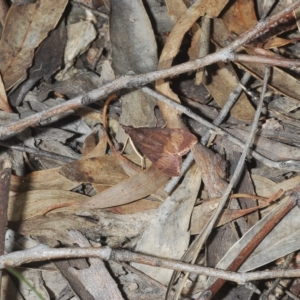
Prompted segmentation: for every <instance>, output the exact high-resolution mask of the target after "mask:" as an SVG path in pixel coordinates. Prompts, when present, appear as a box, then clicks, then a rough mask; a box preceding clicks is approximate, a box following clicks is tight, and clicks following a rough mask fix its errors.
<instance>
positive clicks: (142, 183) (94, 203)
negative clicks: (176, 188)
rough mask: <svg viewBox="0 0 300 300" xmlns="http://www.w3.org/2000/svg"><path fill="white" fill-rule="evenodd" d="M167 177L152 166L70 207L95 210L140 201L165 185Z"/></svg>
mask: <svg viewBox="0 0 300 300" xmlns="http://www.w3.org/2000/svg"><path fill="white" fill-rule="evenodd" d="M168 179H169V177H168V176H167V175H165V174H163V173H161V172H160V171H159V170H158V169H157V168H155V167H154V166H150V167H149V168H148V169H147V170H144V171H141V172H139V173H138V174H136V175H134V176H132V177H130V178H129V179H127V180H124V181H122V182H120V183H118V184H117V185H115V186H113V187H111V188H109V189H107V190H105V191H103V192H102V193H100V194H97V195H95V196H93V197H91V198H90V199H89V200H88V201H85V202H84V203H78V205H77V204H74V205H72V206H73V207H74V208H76V209H81V210H82V209H95V208H105V207H112V206H118V205H122V204H126V203H130V202H133V201H135V200H139V199H142V198H144V197H146V196H148V195H150V194H152V193H154V192H155V191H157V190H158V189H159V188H160V187H161V186H163V185H164V184H166V183H167V181H168Z"/></svg>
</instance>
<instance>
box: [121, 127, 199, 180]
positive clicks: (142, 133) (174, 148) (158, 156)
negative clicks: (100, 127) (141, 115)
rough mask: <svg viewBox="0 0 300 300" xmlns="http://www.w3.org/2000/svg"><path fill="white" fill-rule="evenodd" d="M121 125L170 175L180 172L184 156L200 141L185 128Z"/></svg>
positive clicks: (140, 149)
mask: <svg viewBox="0 0 300 300" xmlns="http://www.w3.org/2000/svg"><path fill="white" fill-rule="evenodd" d="M121 126H122V127H123V128H124V130H125V132H126V133H127V134H128V135H129V137H130V138H131V140H132V142H133V143H134V145H135V146H136V147H137V149H138V150H139V151H141V153H142V154H144V155H145V156H146V157H147V158H148V159H149V160H150V161H151V162H152V163H153V164H154V166H155V167H156V168H158V169H159V170H160V171H161V172H163V173H165V174H166V175H169V176H178V175H179V174H180V170H181V164H182V156H183V155H185V154H186V153H188V152H189V151H190V150H191V148H192V147H193V146H194V145H195V144H196V143H197V141H198V140H197V138H196V136H194V135H193V134H192V133H190V132H188V131H187V130H184V129H172V128H149V127H140V128H133V127H132V126H125V125H121Z"/></svg>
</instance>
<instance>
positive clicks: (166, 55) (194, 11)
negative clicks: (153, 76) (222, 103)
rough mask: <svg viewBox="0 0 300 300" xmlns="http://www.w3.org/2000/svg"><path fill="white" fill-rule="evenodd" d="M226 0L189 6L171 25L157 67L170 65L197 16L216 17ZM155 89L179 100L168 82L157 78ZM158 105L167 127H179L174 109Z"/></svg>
mask: <svg viewBox="0 0 300 300" xmlns="http://www.w3.org/2000/svg"><path fill="white" fill-rule="evenodd" d="M227 2H228V0H222V1H217V2H216V1H213V0H205V1H200V0H199V1H196V2H195V3H194V4H193V5H192V6H190V7H189V8H188V9H187V10H186V12H185V13H184V14H183V15H182V16H181V18H180V19H179V20H178V21H177V23H176V24H175V26H174V27H173V29H172V31H171V33H170V35H169V37H168V39H167V42H166V44H165V46H164V48H163V51H162V53H161V56H160V58H159V64H158V69H159V70H161V69H165V68H168V67H171V65H172V62H173V59H174V57H175V56H176V55H177V53H178V51H179V49H180V45H181V42H182V39H183V37H184V35H185V34H186V32H187V31H188V30H189V29H190V28H191V27H192V25H193V24H194V23H195V22H196V20H197V19H199V17H201V16H203V15H204V14H206V15H207V16H208V17H211V18H213V17H217V16H218V15H219V13H220V12H221V10H222V9H223V8H224V6H225V5H226V4H227ZM156 89H157V91H158V92H160V93H161V94H163V95H165V96H167V97H169V98H171V99H173V100H174V101H177V102H180V101H179V98H178V96H177V95H176V94H175V93H174V92H173V91H172V90H171V88H170V85H169V83H168V82H165V81H164V80H159V81H158V82H157V83H156ZM159 107H160V109H161V111H162V114H163V117H164V119H165V121H166V122H167V124H168V126H169V127H171V128H172V127H173V128H180V127H181V126H180V125H181V120H180V118H179V115H178V112H177V111H176V110H174V109H170V107H169V106H168V105H166V104H159Z"/></svg>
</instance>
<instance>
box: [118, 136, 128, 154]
mask: <svg viewBox="0 0 300 300" xmlns="http://www.w3.org/2000/svg"><path fill="white" fill-rule="evenodd" d="M128 141H129V137H127V138H126V141H125V143H124V145H123V149H122V150H121V152H120V154H123V152H124V151H125V148H126V146H127V144H128Z"/></svg>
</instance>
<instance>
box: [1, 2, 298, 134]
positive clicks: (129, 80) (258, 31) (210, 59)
mask: <svg viewBox="0 0 300 300" xmlns="http://www.w3.org/2000/svg"><path fill="white" fill-rule="evenodd" d="M299 5H300V0H297V1H295V2H294V3H292V4H291V5H289V6H288V7H286V8H285V9H283V10H282V11H281V12H279V13H277V14H275V15H273V16H272V17H270V18H268V19H266V20H264V21H261V22H259V23H258V24H257V25H256V26H254V27H253V28H251V29H250V30H248V31H246V32H245V33H243V34H242V35H241V36H240V37H239V38H238V39H236V40H235V41H234V42H232V43H231V44H230V45H229V46H227V47H225V48H223V49H221V50H219V51H217V52H215V53H212V54H209V55H207V56H205V57H203V58H200V59H197V60H195V61H190V62H186V63H183V64H181V65H177V66H174V67H171V68H167V69H163V70H159V71H155V72H150V73H146V74H140V75H135V76H128V75H125V76H122V77H120V78H118V79H116V80H114V81H112V82H110V83H107V84H105V85H104V86H102V87H100V88H98V89H95V90H93V91H91V92H89V93H88V94H86V97H83V96H77V97H75V98H73V99H71V100H69V101H67V102H65V103H62V104H60V105H57V106H54V107H52V108H49V109H47V110H45V111H43V112H39V113H36V114H34V115H32V116H29V117H27V118H25V119H22V120H19V121H17V122H14V123H11V124H9V125H4V126H1V127H0V139H5V138H7V137H9V136H11V135H14V134H16V133H18V132H20V131H22V130H23V129H25V128H27V127H29V126H32V125H34V124H36V123H39V122H41V121H43V120H45V119H47V118H51V117H53V116H56V115H60V114H62V113H66V112H68V111H71V110H74V109H76V108H79V107H81V106H84V105H89V104H91V103H93V102H95V101H98V100H100V99H102V98H104V97H107V96H108V95H110V94H112V93H115V92H117V91H119V90H120V89H122V88H133V87H138V86H142V85H146V84H148V83H150V82H153V81H156V80H159V79H163V78H166V77H170V76H176V75H179V74H182V73H186V72H189V71H193V70H195V69H199V68H202V67H205V66H207V65H211V64H213V63H216V62H218V61H230V60H234V58H235V55H234V53H233V51H234V50H236V49H237V48H238V47H240V46H242V45H244V44H246V43H249V42H250V41H251V40H252V39H255V38H257V37H259V36H260V35H262V34H263V33H264V32H265V31H266V30H270V28H272V27H275V26H276V25H278V22H279V21H280V20H281V19H284V17H285V15H287V14H289V13H291V12H292V11H293V10H294V9H295V8H297V7H298V6H299ZM264 58H265V57H262V60H261V62H262V63H265V60H264ZM269 59H271V58H269ZM269 63H270V64H271V62H270V61H269ZM291 64H293V68H294V67H298V66H300V60H289V63H287V66H288V67H290V66H291ZM273 65H280V66H282V62H281V61H279V60H278V59H274V58H273Z"/></svg>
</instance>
